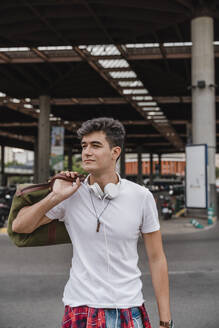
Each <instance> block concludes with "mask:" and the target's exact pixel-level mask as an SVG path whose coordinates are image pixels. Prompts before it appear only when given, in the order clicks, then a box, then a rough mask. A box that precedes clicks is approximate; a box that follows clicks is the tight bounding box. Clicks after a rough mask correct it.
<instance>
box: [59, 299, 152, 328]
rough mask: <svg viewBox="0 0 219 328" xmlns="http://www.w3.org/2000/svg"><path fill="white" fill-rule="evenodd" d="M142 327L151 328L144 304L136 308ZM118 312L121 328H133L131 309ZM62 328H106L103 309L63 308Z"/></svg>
mask: <svg viewBox="0 0 219 328" xmlns="http://www.w3.org/2000/svg"><path fill="white" fill-rule="evenodd" d="M138 309H139V310H140V313H141V317H142V322H143V326H144V327H145V328H151V324H150V321H149V317H148V314H147V311H146V309H145V306H144V304H142V305H141V306H139V307H138ZM118 310H119V312H120V320H121V328H134V322H133V319H132V311H131V308H128V309H118ZM62 328H106V321H105V311H104V309H102V308H101V309H99V308H92V307H88V306H77V307H70V306H68V305H66V306H65V313H64V316H63V319H62Z"/></svg>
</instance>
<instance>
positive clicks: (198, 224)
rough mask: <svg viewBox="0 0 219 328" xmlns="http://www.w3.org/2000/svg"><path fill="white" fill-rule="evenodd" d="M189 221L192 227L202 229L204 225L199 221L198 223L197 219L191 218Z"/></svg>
mask: <svg viewBox="0 0 219 328" xmlns="http://www.w3.org/2000/svg"><path fill="white" fill-rule="evenodd" d="M190 223H191V224H192V225H194V227H195V228H197V229H203V228H204V226H203V225H202V224H201V223H199V222H198V221H197V220H195V219H192V220H191V221H190Z"/></svg>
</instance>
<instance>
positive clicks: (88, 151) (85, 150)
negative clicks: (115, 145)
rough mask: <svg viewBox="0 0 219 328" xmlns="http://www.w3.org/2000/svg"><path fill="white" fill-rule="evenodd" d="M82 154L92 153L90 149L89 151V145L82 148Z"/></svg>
mask: <svg viewBox="0 0 219 328" xmlns="http://www.w3.org/2000/svg"><path fill="white" fill-rule="evenodd" d="M84 154H85V155H87V156H88V155H92V151H91V147H89V146H87V147H86V148H85V149H84Z"/></svg>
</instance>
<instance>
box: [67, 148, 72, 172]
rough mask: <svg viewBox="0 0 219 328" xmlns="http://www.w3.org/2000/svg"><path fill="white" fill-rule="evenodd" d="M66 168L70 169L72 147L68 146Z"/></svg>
mask: <svg viewBox="0 0 219 328" xmlns="http://www.w3.org/2000/svg"><path fill="white" fill-rule="evenodd" d="M68 170H69V171H72V149H71V147H69V149H68Z"/></svg>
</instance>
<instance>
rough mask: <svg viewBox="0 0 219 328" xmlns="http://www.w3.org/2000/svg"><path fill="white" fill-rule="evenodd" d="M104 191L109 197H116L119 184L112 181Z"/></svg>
mask: <svg viewBox="0 0 219 328" xmlns="http://www.w3.org/2000/svg"><path fill="white" fill-rule="evenodd" d="M104 193H105V194H107V196H108V198H109V199H113V198H116V197H117V196H118V194H119V186H118V185H116V184H114V183H108V184H107V185H106V186H105V188H104Z"/></svg>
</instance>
